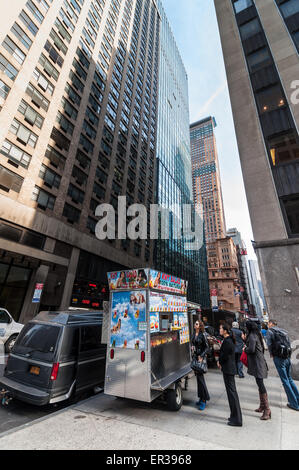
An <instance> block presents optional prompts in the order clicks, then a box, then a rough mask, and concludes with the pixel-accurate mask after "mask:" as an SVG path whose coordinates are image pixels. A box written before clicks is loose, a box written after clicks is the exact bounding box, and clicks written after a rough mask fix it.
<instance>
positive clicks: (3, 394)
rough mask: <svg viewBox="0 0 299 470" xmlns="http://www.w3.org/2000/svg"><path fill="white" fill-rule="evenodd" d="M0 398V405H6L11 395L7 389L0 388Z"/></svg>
mask: <svg viewBox="0 0 299 470" xmlns="http://www.w3.org/2000/svg"><path fill="white" fill-rule="evenodd" d="M0 400H1V405H2V406H8V405H9V403H10V402H11V400H12V396H11V395H10V393H9V391H8V390H4V389H2V390H0Z"/></svg>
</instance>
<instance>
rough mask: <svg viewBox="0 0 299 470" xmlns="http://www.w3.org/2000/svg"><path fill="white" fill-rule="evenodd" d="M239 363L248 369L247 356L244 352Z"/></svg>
mask: <svg viewBox="0 0 299 470" xmlns="http://www.w3.org/2000/svg"><path fill="white" fill-rule="evenodd" d="M240 361H241V362H242V364H244V366H245V367H247V368H248V356H247V354H246V352H245V351H243V352H242V354H241V357H240Z"/></svg>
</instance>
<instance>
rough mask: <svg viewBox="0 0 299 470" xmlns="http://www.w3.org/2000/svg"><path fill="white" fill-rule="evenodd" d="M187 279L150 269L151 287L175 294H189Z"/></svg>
mask: <svg viewBox="0 0 299 470" xmlns="http://www.w3.org/2000/svg"><path fill="white" fill-rule="evenodd" d="M187 284H188V283H187V281H183V279H180V278H178V277H175V276H171V275H170V274H165V273H162V272H160V271H154V270H153V269H150V271H149V287H150V288H151V289H157V290H161V291H167V292H172V293H173V294H181V295H187Z"/></svg>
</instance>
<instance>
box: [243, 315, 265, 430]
mask: <svg viewBox="0 0 299 470" xmlns="http://www.w3.org/2000/svg"><path fill="white" fill-rule="evenodd" d="M246 328H247V331H248V335H247V339H246V347H245V349H244V351H245V353H246V354H247V357H248V374H249V375H252V376H253V377H255V380H256V384H257V386H258V389H259V395H260V407H259V408H258V409H257V410H255V411H256V412H257V413H263V415H262V417H261V420H263V421H266V420H268V419H271V410H270V406H269V400H268V394H267V390H266V387H265V384H264V379H266V378H267V377H268V365H267V362H266V359H265V357H264V352H265V350H264V344H263V336H262V334H261V332H260V330H259V328H258V326H257V324H256V323H255V322H254V321H247V322H246Z"/></svg>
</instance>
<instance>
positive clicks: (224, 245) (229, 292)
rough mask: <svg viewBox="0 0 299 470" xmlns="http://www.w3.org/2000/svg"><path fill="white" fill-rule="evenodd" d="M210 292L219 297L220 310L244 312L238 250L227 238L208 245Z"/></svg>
mask: <svg viewBox="0 0 299 470" xmlns="http://www.w3.org/2000/svg"><path fill="white" fill-rule="evenodd" d="M207 249H208V269H209V280H210V291H211V292H212V293H213V296H214V297H217V304H218V309H219V310H228V311H230V312H234V313H239V312H240V311H242V310H243V303H242V295H241V289H240V288H241V286H240V271H239V263H238V254H237V248H236V245H235V244H234V242H233V240H232V238H230V237H225V238H220V239H218V240H215V241H214V242H211V243H209V244H208V248H207Z"/></svg>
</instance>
